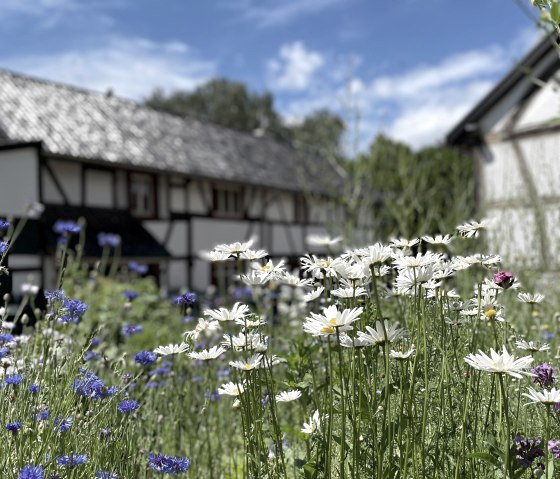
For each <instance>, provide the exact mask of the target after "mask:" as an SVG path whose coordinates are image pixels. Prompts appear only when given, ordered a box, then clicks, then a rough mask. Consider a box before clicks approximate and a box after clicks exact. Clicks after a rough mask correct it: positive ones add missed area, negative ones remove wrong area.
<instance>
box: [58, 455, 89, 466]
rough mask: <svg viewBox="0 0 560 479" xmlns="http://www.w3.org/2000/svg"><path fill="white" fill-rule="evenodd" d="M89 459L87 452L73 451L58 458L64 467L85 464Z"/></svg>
mask: <svg viewBox="0 0 560 479" xmlns="http://www.w3.org/2000/svg"><path fill="white" fill-rule="evenodd" d="M87 460H88V457H87V454H76V453H74V452H73V453H71V454H69V455H66V456H59V457H57V458H56V462H57V464H58V465H59V466H64V467H76V466H80V465H82V464H85V463H86V462H87Z"/></svg>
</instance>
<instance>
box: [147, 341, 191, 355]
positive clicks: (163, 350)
mask: <svg viewBox="0 0 560 479" xmlns="http://www.w3.org/2000/svg"><path fill="white" fill-rule="evenodd" d="M188 350H189V345H188V344H187V343H181V344H168V345H167V346H159V347H157V348H156V349H154V353H156V354H160V355H161V356H169V355H170V354H180V353H184V352H185V351H188Z"/></svg>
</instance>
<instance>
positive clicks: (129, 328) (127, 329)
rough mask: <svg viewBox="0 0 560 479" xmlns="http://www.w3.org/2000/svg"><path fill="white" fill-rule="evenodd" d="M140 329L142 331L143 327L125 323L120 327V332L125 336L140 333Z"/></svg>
mask: <svg viewBox="0 0 560 479" xmlns="http://www.w3.org/2000/svg"><path fill="white" fill-rule="evenodd" d="M142 331H144V328H143V327H142V326H138V325H136V324H125V325H124V326H123V327H122V328H121V334H122V335H123V336H125V337H127V338H128V337H130V336H133V335H135V334H138V333H141V332H142Z"/></svg>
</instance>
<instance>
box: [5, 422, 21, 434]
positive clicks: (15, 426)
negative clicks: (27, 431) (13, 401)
mask: <svg viewBox="0 0 560 479" xmlns="http://www.w3.org/2000/svg"><path fill="white" fill-rule="evenodd" d="M20 429H21V422H9V423H8V424H6V431H9V432H13V433H16V432H18V431H19V430H20Z"/></svg>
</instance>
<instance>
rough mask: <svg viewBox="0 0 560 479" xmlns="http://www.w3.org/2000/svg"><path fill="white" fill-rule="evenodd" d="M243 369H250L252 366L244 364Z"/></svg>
mask: <svg viewBox="0 0 560 479" xmlns="http://www.w3.org/2000/svg"><path fill="white" fill-rule="evenodd" d="M244 368H245V369H252V366H251V365H250V364H249V363H245V366H244Z"/></svg>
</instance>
